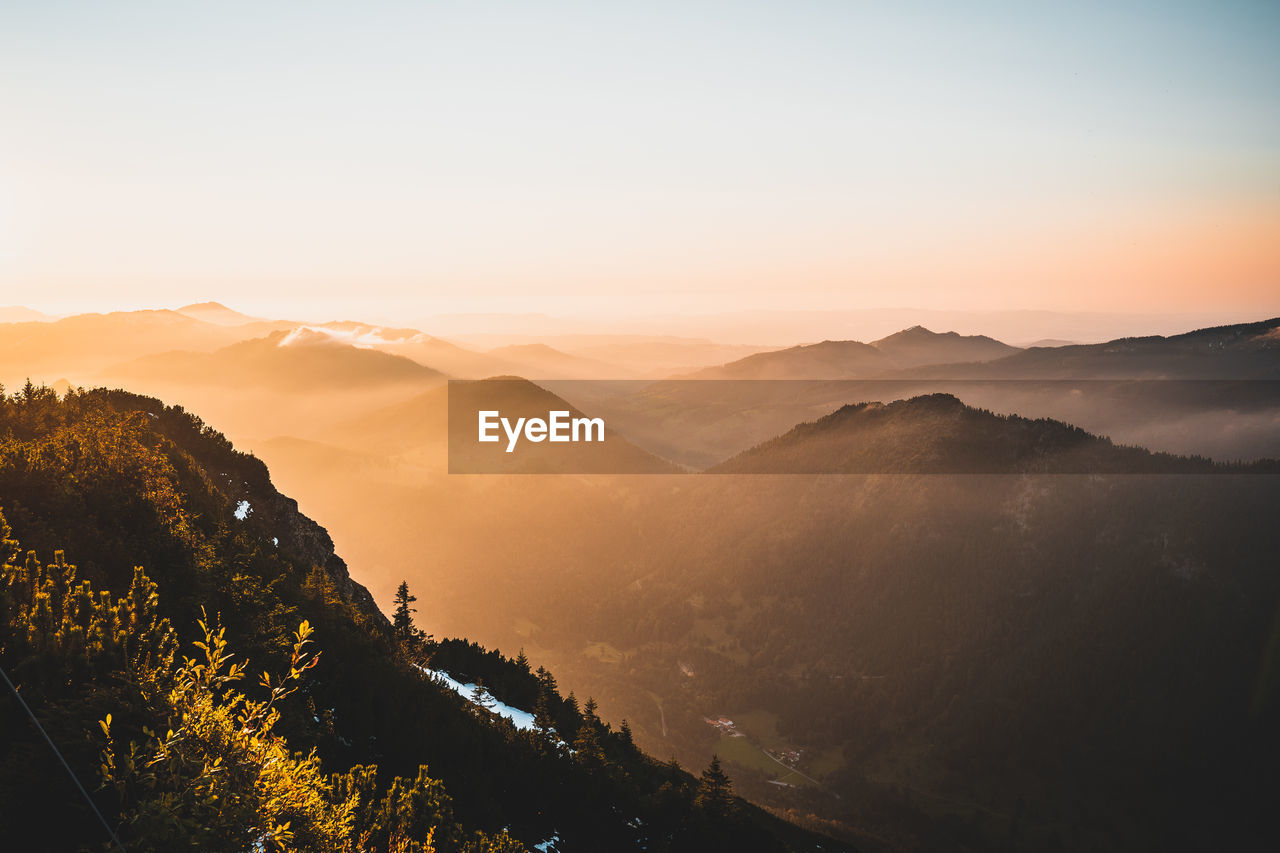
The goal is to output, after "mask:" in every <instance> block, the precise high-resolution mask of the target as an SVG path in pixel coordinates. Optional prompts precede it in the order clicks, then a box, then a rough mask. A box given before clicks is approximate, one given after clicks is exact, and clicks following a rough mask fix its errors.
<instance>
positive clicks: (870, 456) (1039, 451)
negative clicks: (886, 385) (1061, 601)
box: [710, 394, 1280, 474]
mask: <svg viewBox="0 0 1280 853" xmlns="http://www.w3.org/2000/svg"><path fill="white" fill-rule="evenodd" d="M1228 471H1230V472H1243V471H1254V472H1261V471H1271V472H1277V471H1280V466H1278V465H1276V463H1274V462H1257V463H1254V464H1252V465H1247V466H1246V465H1215V464H1214V463H1213V462H1211V461H1209V460H1207V459H1202V458H1192V457H1183V456H1173V455H1170V454H1167V453H1152V452H1151V451H1148V450H1145V449H1143V448H1140V447H1123V446H1117V445H1114V444H1112V443H1111V442H1110V441H1109V440H1108V439H1106V438H1102V437H1099V436H1096V435H1091V434H1090V433H1088V432H1085V431H1084V430H1082V429H1080V428H1079V427H1074V426H1071V425H1070V424H1065V423H1062V422H1061V421H1055V420H1050V419H1047V418H1040V419H1035V420H1032V419H1029V418H1023V417H1020V416H1018V415H997V414H994V413H992V412H990V411H987V410H985V409H978V408H974V407H971V406H966V405H965V404H964V403H962V402H961V401H960V400H959V399H957V398H956V397H954V396H952V395H950V394H927V395H922V396H919V397H912V398H910V399H907V400H895V401H893V402H891V403H887V404H885V403H851V404H848V405H845V406H842V407H841V408H839V409H837V410H836V411H834V412H832V413H831V414H829V415H826V416H825V417H823V418H820V419H819V420H817V421H814V422H812V423H803V424H799V425H797V426H795V427H793V428H792V429H791V430H789V431H788V432H786V433H784V434H783V435H780V436H778V437H777V438H774V439H772V440H770V441H767V442H764V443H763V444H760V445H758V446H756V447H754V448H752V449H750V450H747V451H744V452H743V453H740V454H738V455H736V456H734V457H733V458H731V459H728V460H726V461H725V462H723V463H721V464H720V465H717V466H715V467H714V468H712V469H710V473H717V474H908V473H910V474H970V473H971V474H1016V473H1028V474H1029V473H1036V474H1055V473H1057V474H1066V473H1071V474H1103V473H1107V474H1118V473H1123V474H1136V473H1146V474H1197V473H1214V472H1228Z"/></svg>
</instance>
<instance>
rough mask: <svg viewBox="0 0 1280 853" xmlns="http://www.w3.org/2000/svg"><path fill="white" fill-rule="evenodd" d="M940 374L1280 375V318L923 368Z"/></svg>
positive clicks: (918, 372)
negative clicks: (978, 362) (990, 360)
mask: <svg viewBox="0 0 1280 853" xmlns="http://www.w3.org/2000/svg"><path fill="white" fill-rule="evenodd" d="M908 376H910V377H928V378H937V379H962V378H963V379H1280V318H1273V319H1270V320H1263V321H1261V322H1258V323H1239V324H1236V325H1232V326H1216V327H1213V328H1208V329H1197V330H1195V331H1192V332H1187V333H1185V334H1181V335H1172V336H1170V337H1162V336H1159V335H1153V336H1150V337H1142V338H1119V339H1117V340H1113V341H1107V342H1106V343H1101V344H1078V345H1072V346H1057V347H1034V348H1032V349H1027V350H1023V351H1021V352H1018V353H1014V354H1013V355H1010V356H1007V357H1005V358H1002V359H999V360H998V361H993V362H988V363H986V364H953V365H948V366H943V367H920V368H915V369H912V370H909V371H904V372H902V373H900V374H897V375H896V376H895V378H897V377H908Z"/></svg>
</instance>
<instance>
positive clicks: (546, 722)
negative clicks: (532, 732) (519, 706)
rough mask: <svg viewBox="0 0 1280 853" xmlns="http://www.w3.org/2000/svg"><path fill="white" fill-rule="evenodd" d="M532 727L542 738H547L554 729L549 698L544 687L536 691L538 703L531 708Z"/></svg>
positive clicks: (554, 724)
mask: <svg viewBox="0 0 1280 853" xmlns="http://www.w3.org/2000/svg"><path fill="white" fill-rule="evenodd" d="M533 727H534V728H535V729H537V730H538V732H539V734H541V735H543V736H544V737H549V736H550V735H551V733H552V732H553V731H555V728H556V723H555V719H554V718H553V717H552V716H551V697H550V695H549V694H548V693H547V689H546V687H543V688H542V689H541V690H539V691H538V702H537V704H536V705H534V706H533Z"/></svg>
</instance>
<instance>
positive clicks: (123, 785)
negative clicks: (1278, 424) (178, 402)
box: [0, 388, 847, 853]
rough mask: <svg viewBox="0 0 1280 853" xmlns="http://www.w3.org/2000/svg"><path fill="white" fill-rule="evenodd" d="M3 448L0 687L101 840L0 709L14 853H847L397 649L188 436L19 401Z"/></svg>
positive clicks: (571, 706) (198, 428)
mask: <svg viewBox="0 0 1280 853" xmlns="http://www.w3.org/2000/svg"><path fill="white" fill-rule="evenodd" d="M0 434H3V435H4V436H5V438H4V441H3V443H2V444H0V507H3V513H4V516H3V518H4V519H5V520H4V521H0V540H2V547H0V550H2V551H3V554H0V557H3V560H2V563H3V565H2V568H0V579H2V580H3V583H0V664H3V667H4V670H5V672H6V674H7V677H9V678H11V679H12V681H13V682H14V684H15V685H16V689H17V691H18V692H19V693H20V695H21V696H22V697H23V699H24V701H25V703H26V706H27V707H29V708H30V709H31V712H32V713H33V714H34V715H35V716H36V717H37V718H38V719H39V720H40V721H41V723H42V725H43V727H44V729H45V731H47V732H48V735H49V737H50V738H51V739H52V741H53V743H55V744H57V745H58V746H59V747H60V748H61V750H62V752H63V754H64V756H65V758H66V761H67V764H68V765H69V770H70V772H73V773H74V774H75V775H76V777H77V778H78V779H79V780H80V781H81V782H83V783H84V786H85V788H86V790H87V791H89V792H91V793H90V794H89V795H88V796H91V797H92V799H93V801H94V804H95V807H96V809H97V810H98V811H99V812H101V814H102V816H103V822H105V824H106V826H107V827H110V829H107V828H104V826H103V824H102V823H100V822H99V820H98V819H97V818H96V817H95V814H94V813H93V812H91V811H90V810H89V809H88V807H87V806H86V804H85V803H84V800H83V798H82V797H81V796H80V794H79V793H78V792H77V790H76V789H75V788H74V787H73V786H72V785H71V782H70V780H69V779H67V777H66V772H67V771H66V770H64V768H63V767H62V766H61V765H60V764H59V763H58V761H57V759H56V758H55V757H54V756H53V755H52V754H51V753H50V751H49V749H48V745H47V744H46V743H45V742H44V740H42V739H41V736H40V735H39V734H37V732H36V730H35V729H34V728H32V727H31V726H30V724H29V721H28V719H27V717H26V715H25V712H24V710H23V707H22V706H20V705H19V704H18V703H17V702H16V701H15V700H14V698H13V695H12V694H11V693H9V692H6V693H4V694H3V695H0V722H3V727H2V728H0V731H2V732H3V734H2V735H0V737H2V738H3V740H2V741H0V743H2V744H3V747H4V748H3V749H2V750H0V820H2V821H3V824H4V826H5V833H6V843H7V844H9V845H11V846H14V847H15V848H16V849H58V850H64V849H89V848H93V847H99V846H105V845H106V843H107V841H108V834H107V833H108V832H112V833H114V834H115V835H118V836H119V838H120V841H121V842H122V844H123V845H124V847H125V849H129V850H139V851H159V850H172V849H211V850H213V849H216V850H240V849H252V848H255V847H257V848H262V849H265V848H266V847H267V846H270V847H271V848H272V849H279V850H282V851H304V850H305V851H333V853H338V851H352V853H355V852H356V851H372V850H375V849H376V850H379V851H382V850H387V849H396V850H403V851H406V853H427V851H430V850H438V851H454V853H486V851H488V853H515V851H517V850H528V849H531V848H532V847H534V846H535V845H537V846H538V847H539V849H564V850H573V849H592V850H594V849H608V850H618V851H626V850H637V851H639V850H656V849H664V850H707V849H713V848H715V847H722V846H724V845H728V847H729V849H742V850H762V851H775V850H776V851H785V850H818V849H823V850H839V849H847V848H846V847H845V846H843V845H840V844H838V843H836V842H834V841H832V840H830V839H827V838H822V837H819V836H816V835H812V834H809V833H806V832H804V831H802V830H800V829H798V828H796V827H794V826H791V825H789V824H786V823H784V822H783V821H781V820H778V819H777V818H774V817H772V816H770V815H768V814H766V813H765V812H763V811H761V810H759V809H757V808H755V807H753V806H750V805H748V804H747V803H745V802H743V801H741V800H738V799H736V798H735V797H733V796H732V794H731V792H730V788H729V782H728V780H727V779H726V778H725V777H724V776H723V775H721V774H719V773H718V772H715V771H716V770H717V766H713V767H711V768H709V770H708V772H707V773H705V774H703V777H702V779H701V780H698V779H695V778H693V777H691V776H690V775H689V774H688V773H686V772H684V771H683V770H681V769H680V768H679V767H678V766H676V765H674V764H669V763H663V762H659V761H655V760H653V759H651V758H649V757H647V756H646V755H644V754H643V753H641V752H640V751H639V750H638V749H637V748H636V747H635V745H634V744H633V742H632V741H631V739H630V730H629V729H628V728H627V727H626V726H619V727H614V726H611V725H609V724H607V723H605V722H604V721H603V720H602V719H601V718H600V717H599V716H598V715H597V706H596V703H595V702H594V701H588V702H586V703H584V704H583V705H581V706H579V704H578V702H577V701H576V700H575V699H574V698H573V697H572V696H565V695H563V694H562V693H561V692H560V690H559V689H558V687H557V685H556V681H555V677H554V676H553V675H552V674H551V673H550V672H548V671H546V670H545V669H543V668H538V669H537V670H536V671H531V668H530V663H529V662H528V660H527V658H526V657H525V656H524V655H523V654H521V655H519V656H518V657H515V658H511V657H507V656H504V655H502V654H501V653H499V652H497V651H489V650H486V649H484V648H483V647H480V646H478V645H475V644H473V643H467V642H464V641H458V640H442V641H436V640H434V639H432V638H430V637H427V636H426V635H425V634H423V633H422V632H421V631H418V630H417V629H416V627H415V626H414V620H413V617H412V613H413V612H415V611H412V610H408V609H403V610H398V611H397V614H398V615H397V619H396V622H395V624H394V625H393V624H391V623H389V622H388V620H387V619H386V618H385V617H384V616H383V615H382V613H381V612H380V611H379V610H378V608H377V607H376V606H375V604H374V602H373V600H372V598H371V597H370V595H369V594H368V592H367V590H366V589H365V588H364V587H363V586H362V585H360V584H359V583H357V582H356V581H355V580H353V578H352V576H351V574H350V572H349V571H348V568H347V566H346V564H345V563H344V562H343V561H342V560H341V559H340V558H339V557H337V556H336V555H335V554H334V549H333V545H332V542H331V540H330V538H329V536H328V534H327V532H326V531H325V530H324V529H323V528H321V527H320V526H319V525H317V524H316V523H315V522H313V521H312V520H311V519H309V518H307V517H306V516H304V515H302V514H301V513H300V512H299V511H298V507H297V504H296V503H295V502H294V501H293V500H292V499H290V498H288V497H286V496H284V495H282V494H281V493H279V492H278V491H277V490H276V488H275V487H274V485H273V484H272V480H271V477H270V475H269V473H268V471H267V469H266V467H265V466H264V465H263V464H262V463H261V462H260V461H258V460H257V459H254V458H253V457H250V456H245V455H243V454H241V453H238V452H236V451H235V450H234V448H233V447H232V446H231V445H230V443H228V442H227V441H226V439H225V438H223V436H221V435H220V434H218V433H217V432H215V431H213V430H211V429H209V428H208V427H207V426H205V425H204V424H203V423H202V422H201V421H200V420H199V419H197V418H195V417H193V416H192V415H190V414H188V413H186V412H184V411H182V410H181V409H177V408H174V407H166V406H165V405H164V404H163V403H161V402H160V401H158V400H155V399H150V398H146V397H139V396H136V395H132V394H128V393H125V392H121V391H105V390H95V391H89V392H77V391H74V390H73V391H71V392H69V393H68V395H67V398H66V399H65V400H59V399H58V398H57V397H56V396H55V395H54V394H52V392H50V391H48V390H47V389H39V388H27V389H25V390H24V391H23V392H21V393H20V394H18V395H14V396H6V397H4V398H3V399H2V400H0ZM19 543H21V544H19ZM22 548H25V549H28V552H27V554H26V556H25V558H24V559H19V558H18V556H17V555H18V553H19V552H20V549H22ZM414 600H415V599H414V598H413V597H411V595H410V594H409V593H408V592H407V591H406V592H405V594H404V597H403V600H402V605H403V606H404V607H406V608H407V605H408V603H409V602H412V601H414ZM417 603H418V610H419V611H420V612H421V613H423V614H424V615H423V617H422V618H427V616H426V614H429V613H430V612H431V611H432V610H434V609H435V607H436V605H435V604H434V602H432V601H430V600H428V599H425V598H421V596H420V597H419V599H418V600H417ZM188 655H189V656H190V657H191V659H190V660H187V661H186V662H184V660H183V658H184V656H188ZM246 660H251V661H252V666H253V668H252V672H253V674H254V675H253V676H252V677H249V678H246V677H245V675H246V673H245V671H244V670H243V669H242V667H244V666H245V661H246ZM264 671H265V672H266V673H271V675H270V676H263V677H262V678H259V674H260V673H263V672H264ZM277 674H280V675H277ZM464 682H470V683H472V684H474V685H475V689H472V690H470V691H469V692H468V694H467V695H466V696H463V695H460V694H459V692H458V690H457V686H461V685H462V684H463V683H464ZM482 684H483V685H484V689H483V690H481V689H480V685H482ZM165 732H167V734H165Z"/></svg>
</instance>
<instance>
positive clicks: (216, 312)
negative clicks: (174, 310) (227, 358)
mask: <svg viewBox="0 0 1280 853" xmlns="http://www.w3.org/2000/svg"><path fill="white" fill-rule="evenodd" d="M178 313H179V314H181V315H183V316H184V317H190V318H191V319H193V320H201V321H203V322H205V323H213V324H214V325H217V326H243V325H245V324H246V323H261V322H263V320H262V319H261V318H259V317H250V316H249V315H248V314H241V313H240V312H239V311H232V310H231V309H230V308H228V307H227V306H225V305H223V304H222V303H220V302H195V303H192V304H191V305H184V306H182V307H181V308H179V309H178Z"/></svg>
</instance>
